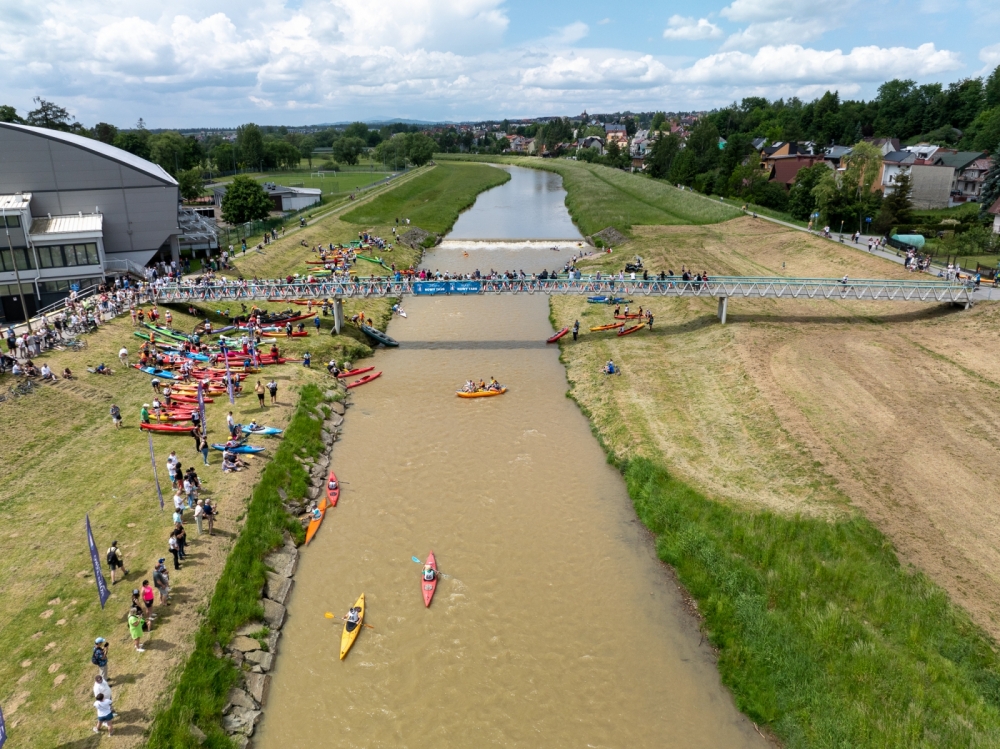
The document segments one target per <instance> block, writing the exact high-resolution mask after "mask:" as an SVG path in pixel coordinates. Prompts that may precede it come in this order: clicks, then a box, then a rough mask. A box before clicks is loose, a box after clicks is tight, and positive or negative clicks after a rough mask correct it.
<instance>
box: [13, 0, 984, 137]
mask: <svg viewBox="0 0 1000 749" xmlns="http://www.w3.org/2000/svg"><path fill="white" fill-rule="evenodd" d="M845 1H849V0H845ZM287 2H288V0H214V1H213V3H212V8H211V10H210V11H208V12H206V11H205V10H204V9H203V5H202V4H200V3H198V2H196V0H173V2H172V3H171V4H170V5H169V6H164V5H162V4H161V3H154V2H153V1H152V0H102V2H100V3H97V2H96V0H72V2H70V0H48V2H47V3H46V2H45V0H43V2H42V3H39V4H30V5H25V6H24V7H23V9H19V10H18V13H8V14H0V38H3V39H4V43H3V45H0V63H2V64H3V65H4V67H5V70H10V71H14V72H16V75H11V76H9V80H8V85H7V87H6V88H5V95H4V97H3V98H2V100H0V103H4V104H7V103H9V104H12V105H14V106H16V107H18V109H19V110H20V111H21V112H22V113H23V112H24V110H26V109H27V108H30V106H31V97H32V96H34V95H42V96H44V97H45V98H47V99H51V100H54V101H56V102H58V103H59V104H61V105H63V106H66V107H68V108H69V109H70V110H71V112H72V113H73V114H74V115H75V116H76V117H77V118H78V119H79V120H81V121H83V122H86V123H93V122H97V121H101V120H104V121H108V122H113V123H115V124H118V125H120V126H123V127H124V126H129V125H130V124H131V123H134V122H135V121H136V120H137V119H138V118H139V117H140V116H142V117H144V118H145V119H146V121H147V122H148V123H149V124H150V125H151V126H154V127H168V126H180V125H210V124H219V125H233V124H238V123H239V122H243V121H246V120H248V119H253V118H256V119H258V120H260V121H262V122H268V123H284V124H295V123H309V122H323V121H333V120H341V119H344V120H350V119H356V118H359V117H361V118H375V117H413V118H419V119H429V120H433V119H465V118H471V117H484V116H494V115H498V116H511V117H516V116H531V115H537V114H541V113H546V114H548V113H558V112H579V111H582V110H583V109H584V108H586V109H588V111H615V110H620V109H633V110H640V109H653V108H656V109H663V108H664V107H666V108H672V107H677V108H700V107H706V108H708V107H712V106H717V105H724V104H726V103H727V102H730V101H732V100H733V99H739V98H742V97H743V96H747V95H762V96H795V95H799V96H806V94H805V93H804V92H812V91H820V92H821V89H822V90H826V88H840V90H841V91H843V92H844V94H845V95H848V94H853V93H854V92H857V91H859V90H860V87H862V86H863V87H865V89H866V90H871V88H872V87H873V86H874V84H877V83H880V82H881V81H883V80H886V79H888V78H892V77H895V76H899V77H906V78H918V77H925V78H926V77H932V76H940V74H941V73H947V72H949V71H953V70H958V69H959V68H960V67H961V66H960V64H959V60H958V56H957V54H955V53H953V52H950V51H948V50H943V49H939V48H937V47H935V46H934V45H932V44H926V45H922V46H920V47H916V48H907V47H893V48H883V47H863V48H857V49H852V50H829V51H827V50H821V49H813V48H810V47H809V46H808V45H807V44H802V43H801V39H799V40H796V39H794V38H792V40H791V41H793V42H794V41H798V42H800V43H789V39H788V34H790V33H791V32H787V33H786V32H785V31H782V29H781V28H780V24H781V23H783V22H784V21H785V19H787V17H788V16H789V14H793V16H792V17H794V18H796V19H798V20H799V21H801V22H807V21H810V19H812V20H815V18H817V16H810V15H808V14H806V15H803V16H801V17H800V16H799V15H794V14H795V13H798V10H796V8H792V9H788V8H787V6H784V5H780V4H778V3H772V4H771V5H768V3H767V2H764V1H763V0H735V1H734V2H733V3H732V4H731V5H730V6H728V8H727V9H726V10H727V13H729V14H730V15H732V16H733V18H734V19H735V18H740V19H742V20H739V21H738V22H739V23H741V24H745V25H746V28H744V29H743V31H742V32H740V34H742V36H743V38H744V39H746V40H747V41H746V42H745V43H744V42H741V43H740V44H737V43H736V42H735V41H734V42H728V41H727V42H726V45H727V47H726V49H724V50H722V51H720V52H719V53H717V54H713V55H709V56H707V57H704V58H702V59H695V60H693V61H691V60H690V59H679V58H668V57H663V56H658V55H651V54H643V53H642V52H636V51H628V50H623V49H595V48H587V47H584V46H581V40H582V39H584V38H585V37H586V36H587V34H588V33H589V30H590V29H589V28H588V27H587V24H585V23H583V22H582V21H576V22H575V23H570V24H569V25H568V26H566V27H563V28H561V29H558V30H556V31H555V32H554V34H553V35H550V36H547V37H544V38H539V39H537V40H535V41H533V42H530V43H523V44H519V45H504V42H503V35H504V33H505V31H506V30H507V27H508V25H509V19H508V16H507V13H508V11H507V10H506V5H505V4H504V0H366V2H365V3H359V2H357V1H356V0H302V3H301V6H300V7H299V8H298V9H290V8H289V7H288V6H287V5H286V3H287ZM791 2H792V5H793V6H797V5H798V4H804V3H803V0H791ZM820 2H821V3H824V2H828V0H820ZM165 8H166V9H165ZM768 14H772V15H771V16H770V17H769V16H768ZM774 14H778V15H774ZM755 27H756V28H758V29H760V28H767V29H769V30H770V32H771V33H770V37H765V36H759V37H756V38H757V39H759V40H761V41H760V44H763V46H762V47H761V48H760V49H759V51H756V52H753V51H752V50H751V51H750V52H747V51H746V50H745V46H746V45H749V46H750V47H753V46H755V44H756V43H755V44H751V43H750V41H749V38H750V37H751V35H752V30H753V29H755ZM716 29H717V26H715V24H713V23H711V22H710V21H709V20H708V19H696V18H694V17H692V18H685V17H681V18H680V19H679V20H675V19H671V22H670V24H669V25H668V27H667V30H668V31H670V30H673V31H675V32H677V36H675V37H671V36H670V35H669V34H667V35H665V36H666V37H667V38H668V39H670V38H692V37H687V36H681V35H682V34H690V35H693V36H697V35H699V34H702V35H704V36H701V37H698V38H701V39H711V38H718V37H719V34H721V32H717V31H716ZM753 33H756V32H753ZM799 33H801V30H800V32H799ZM729 45H731V46H729ZM997 46H998V45H993V46H991V47H986V48H984V49H983V51H982V52H981V53H980V59H981V60H983V62H984V63H985V62H988V61H989V60H993V59H995V58H997V57H1000V50H998V49H997ZM939 79H940V77H939ZM946 80H947V79H946ZM808 95H809V96H812V95H813V94H811V93H810V94H808Z"/></svg>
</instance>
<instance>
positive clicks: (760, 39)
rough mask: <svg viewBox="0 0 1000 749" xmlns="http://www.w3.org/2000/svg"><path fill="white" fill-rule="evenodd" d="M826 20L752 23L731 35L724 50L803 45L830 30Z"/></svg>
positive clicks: (783, 20)
mask: <svg viewBox="0 0 1000 749" xmlns="http://www.w3.org/2000/svg"><path fill="white" fill-rule="evenodd" d="M829 28H830V26H829V21H828V19H825V18H810V19H805V20H802V21H796V20H793V19H791V18H783V19H781V20H778V21H762V22H759V23H751V24H750V25H749V26H747V27H746V28H745V29H743V30H742V31H738V32H736V33H735V34H731V35H730V36H729V38H728V39H726V41H725V42H724V43H723V45H722V49H723V50H727V49H758V48H760V47H763V46H765V45H772V46H773V45H779V44H802V43H803V42H808V41H811V40H813V39H817V38H819V37H820V36H822V35H823V33H824V32H826V31H827V30H829Z"/></svg>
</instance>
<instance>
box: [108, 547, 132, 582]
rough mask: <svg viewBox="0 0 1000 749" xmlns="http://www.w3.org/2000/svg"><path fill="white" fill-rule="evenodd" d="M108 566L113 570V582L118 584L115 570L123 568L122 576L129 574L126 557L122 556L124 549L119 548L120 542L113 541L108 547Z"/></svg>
mask: <svg viewBox="0 0 1000 749" xmlns="http://www.w3.org/2000/svg"><path fill="white" fill-rule="evenodd" d="M108 568H109V569H110V570H111V584H112V585H115V584H117V582H118V581H117V580H115V571H116V570H122V578H123V579H124V577H125V576H126V575H128V570H127V569H125V558H124V557H123V556H122V550H121V549H119V548H118V542H117V541H112V542H111V546H110V547H109V548H108Z"/></svg>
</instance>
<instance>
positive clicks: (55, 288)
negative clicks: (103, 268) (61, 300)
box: [38, 278, 102, 294]
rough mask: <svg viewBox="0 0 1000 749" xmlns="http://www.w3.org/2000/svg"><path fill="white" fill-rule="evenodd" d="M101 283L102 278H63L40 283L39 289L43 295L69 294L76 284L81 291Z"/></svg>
mask: <svg viewBox="0 0 1000 749" xmlns="http://www.w3.org/2000/svg"><path fill="white" fill-rule="evenodd" d="M101 281H102V279H100V278H63V279H60V280H58V281H40V282H39V284H38V287H39V290H40V291H41V292H42V293H43V294H58V293H61V292H68V291H69V290H70V287H71V286H73V285H74V284H75V285H77V286H79V287H80V289H86V288H89V287H90V286H95V285H97V284H99V283H101Z"/></svg>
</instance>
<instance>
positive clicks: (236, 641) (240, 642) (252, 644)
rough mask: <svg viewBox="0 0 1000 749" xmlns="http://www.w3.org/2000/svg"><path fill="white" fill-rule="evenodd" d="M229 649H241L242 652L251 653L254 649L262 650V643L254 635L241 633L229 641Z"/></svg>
mask: <svg viewBox="0 0 1000 749" xmlns="http://www.w3.org/2000/svg"><path fill="white" fill-rule="evenodd" d="M229 649H230V650H239V651H240V652H241V653H251V652H253V651H254V650H260V643H259V642H257V641H256V640H255V639H253V638H252V637H246V636H243V635H239V636H237V637H234V638H233V641H232V642H231V643H229Z"/></svg>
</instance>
